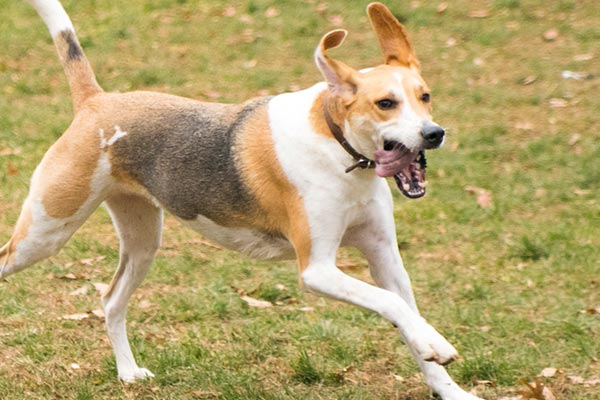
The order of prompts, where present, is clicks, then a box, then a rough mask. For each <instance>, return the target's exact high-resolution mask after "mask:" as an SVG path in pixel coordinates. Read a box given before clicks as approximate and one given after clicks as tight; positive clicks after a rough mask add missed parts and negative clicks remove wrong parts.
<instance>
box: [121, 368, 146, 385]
mask: <svg viewBox="0 0 600 400" xmlns="http://www.w3.org/2000/svg"><path fill="white" fill-rule="evenodd" d="M149 378H154V374H153V373H152V372H150V371H148V370H147V369H146V368H135V369H134V370H131V371H124V372H119V379H120V380H122V381H123V382H125V383H134V382H137V381H142V380H145V379H149Z"/></svg>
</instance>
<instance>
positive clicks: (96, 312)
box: [91, 308, 104, 319]
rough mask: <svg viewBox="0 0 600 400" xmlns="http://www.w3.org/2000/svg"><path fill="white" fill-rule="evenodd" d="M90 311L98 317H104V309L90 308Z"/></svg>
mask: <svg viewBox="0 0 600 400" xmlns="http://www.w3.org/2000/svg"><path fill="white" fill-rule="evenodd" d="M91 313H92V314H93V315H94V316H95V317H98V318H100V319H104V310H101V309H99V308H98V309H96V310H92V311H91Z"/></svg>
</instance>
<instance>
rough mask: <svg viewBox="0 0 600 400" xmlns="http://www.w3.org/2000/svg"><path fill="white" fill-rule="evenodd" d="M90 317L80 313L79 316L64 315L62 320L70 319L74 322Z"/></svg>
mask: <svg viewBox="0 0 600 400" xmlns="http://www.w3.org/2000/svg"><path fill="white" fill-rule="evenodd" d="M89 317H90V315H89V314H88V313H78V314H67V315H63V316H62V319H68V320H72V321H81V320H82V319H86V318H89Z"/></svg>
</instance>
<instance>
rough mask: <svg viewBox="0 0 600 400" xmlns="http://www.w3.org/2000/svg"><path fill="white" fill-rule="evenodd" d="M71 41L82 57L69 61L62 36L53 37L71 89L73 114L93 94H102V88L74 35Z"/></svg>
mask: <svg viewBox="0 0 600 400" xmlns="http://www.w3.org/2000/svg"><path fill="white" fill-rule="evenodd" d="M71 38H72V40H74V42H75V43H76V44H77V46H79V50H80V51H81V54H82V57H81V58H79V59H74V60H72V59H69V58H68V52H69V44H68V43H67V41H66V40H65V38H64V36H63V35H62V34H58V35H56V37H54V38H53V39H54V45H55V46H56V50H57V51H58V56H59V57H60V60H61V62H62V64H63V68H64V70H65V74H66V75H67V81H68V82H69V87H70V89H71V97H72V99H73V108H74V109H75V112H77V111H78V110H80V109H81V107H82V106H83V104H84V103H85V101H86V100H87V99H88V98H90V97H92V96H93V95H95V94H98V93H102V88H101V87H100V85H98V82H97V81H96V76H95V75H94V71H93V70H92V67H91V66H90V64H89V61H88V60H87V58H85V55H84V53H83V50H82V49H81V46H80V45H79V42H78V40H77V37H76V36H75V34H73V35H72V36H71Z"/></svg>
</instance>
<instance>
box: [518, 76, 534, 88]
mask: <svg viewBox="0 0 600 400" xmlns="http://www.w3.org/2000/svg"><path fill="white" fill-rule="evenodd" d="M535 81H537V76H535V75H529V76H526V77H525V78H523V79H521V85H524V86H527V85H531V84H532V83H534V82H535Z"/></svg>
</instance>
